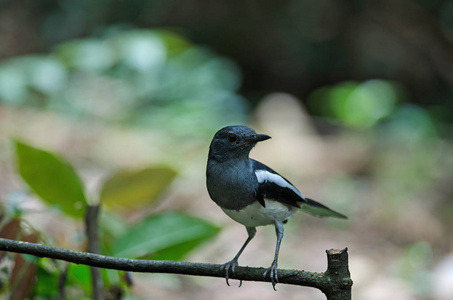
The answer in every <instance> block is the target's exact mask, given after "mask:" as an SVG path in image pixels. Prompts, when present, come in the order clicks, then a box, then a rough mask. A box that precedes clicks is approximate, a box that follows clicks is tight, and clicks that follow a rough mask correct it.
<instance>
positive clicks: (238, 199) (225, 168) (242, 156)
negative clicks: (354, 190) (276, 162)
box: [206, 125, 347, 290]
mask: <svg viewBox="0 0 453 300" xmlns="http://www.w3.org/2000/svg"><path fill="white" fill-rule="evenodd" d="M270 138H271V137H270V136H269V135H266V134H257V133H256V132H255V130H253V129H252V128H250V127H247V126H241V125H237V126H226V127H224V128H222V129H220V130H219V131H217V133H216V134H215V135H214V137H213V139H212V141H211V144H210V146H209V153H208V161H207V167H206V186H207V190H208V193H209V196H210V197H211V199H212V200H213V201H214V202H215V203H216V204H217V205H218V206H219V207H220V208H221V209H222V210H223V212H224V213H225V214H226V215H228V216H229V217H230V218H231V219H233V220H234V221H236V222H238V223H240V224H242V225H244V226H245V228H246V230H247V234H248V237H247V239H246V241H245V242H244V244H243V245H242V247H241V248H240V250H239V251H238V253H237V254H236V255H235V256H234V258H233V259H232V260H230V261H229V262H227V263H225V264H223V265H221V267H220V268H221V270H222V271H223V272H225V279H226V283H227V285H228V286H229V285H230V284H229V282H228V279H229V274H234V272H235V270H236V267H238V265H239V264H238V259H239V256H240V255H241V254H242V252H243V251H244V249H245V248H246V246H247V245H248V244H249V242H250V241H251V240H252V239H253V238H254V236H255V234H256V227H258V226H266V225H274V226H275V232H276V235H277V243H276V248H275V255H274V260H273V261H272V264H271V266H270V267H269V268H268V269H267V270H266V271H265V272H264V274H263V276H264V278H265V279H267V280H270V281H271V283H272V287H273V289H274V290H276V288H275V286H276V284H277V283H278V274H277V269H278V268H277V266H278V256H279V251H280V244H281V241H282V238H283V224H284V223H286V222H287V221H288V219H289V218H291V217H292V216H293V215H294V214H295V213H296V212H297V211H298V210H301V209H302V210H304V211H306V212H308V213H310V214H313V215H315V216H320V217H323V216H331V217H336V218H341V219H347V217H346V216H345V215H343V214H341V213H338V212H336V211H334V210H331V209H330V208H328V207H327V206H324V205H323V204H321V203H319V202H317V201H315V200H313V199H310V198H307V197H304V196H303V195H302V194H301V192H300V191H299V190H298V189H297V188H296V187H295V186H294V185H293V184H292V183H291V182H290V181H289V180H287V179H286V178H285V177H283V176H281V175H280V174H279V173H277V172H276V171H274V170H273V169H271V168H270V167H268V166H266V165H265V164H263V163H261V162H259V161H257V160H254V159H252V158H250V157H249V154H250V151H251V150H252V149H253V147H255V145H256V144H257V143H259V142H262V141H266V140H268V139H270ZM241 284H242V281H241V282H240V284H239V286H241Z"/></svg>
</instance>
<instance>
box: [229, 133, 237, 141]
mask: <svg viewBox="0 0 453 300" xmlns="http://www.w3.org/2000/svg"><path fill="white" fill-rule="evenodd" d="M227 139H228V141H229V142H230V143H234V142H236V141H237V139H238V137H237V136H236V135H235V134H234V133H228V135H227Z"/></svg>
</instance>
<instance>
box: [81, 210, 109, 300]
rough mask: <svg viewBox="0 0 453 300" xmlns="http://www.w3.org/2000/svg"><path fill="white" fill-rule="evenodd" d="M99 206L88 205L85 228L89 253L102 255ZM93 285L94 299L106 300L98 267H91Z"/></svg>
mask: <svg viewBox="0 0 453 300" xmlns="http://www.w3.org/2000/svg"><path fill="white" fill-rule="evenodd" d="M99 208H100V206H99V204H98V205H88V206H87V210H86V213H85V227H86V235H87V238H88V252H90V253H96V254H97V253H100V250H99V235H98V215H99ZM90 271H91V283H92V286H93V299H94V300H104V298H105V297H104V283H103V281H102V277H101V270H100V269H99V268H96V267H93V266H92V267H91V268H90Z"/></svg>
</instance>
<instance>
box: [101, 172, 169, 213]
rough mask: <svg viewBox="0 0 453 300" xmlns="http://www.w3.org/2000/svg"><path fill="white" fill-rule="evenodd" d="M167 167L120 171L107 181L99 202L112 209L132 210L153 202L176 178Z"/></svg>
mask: <svg viewBox="0 0 453 300" xmlns="http://www.w3.org/2000/svg"><path fill="white" fill-rule="evenodd" d="M176 174H177V173H176V171H174V170H173V169H170V168H167V167H149V168H146V169H141V170H121V171H119V172H117V173H116V174H114V175H113V176H112V177H110V178H109V179H107V181H106V182H105V183H104V186H103V188H102V192H101V201H102V203H103V204H104V205H106V206H108V207H110V208H113V209H115V208H116V209H119V210H124V209H134V208H140V207H144V206H146V205H148V204H150V203H152V202H154V201H155V200H156V199H157V198H158V197H159V196H160V195H161V194H162V192H163V191H164V190H165V189H166V188H167V187H168V186H169V185H170V183H172V181H173V179H174V178H175V177H176Z"/></svg>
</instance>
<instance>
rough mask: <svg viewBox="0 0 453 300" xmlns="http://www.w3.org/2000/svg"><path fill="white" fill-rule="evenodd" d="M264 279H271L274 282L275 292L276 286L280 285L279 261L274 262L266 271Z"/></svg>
mask: <svg viewBox="0 0 453 300" xmlns="http://www.w3.org/2000/svg"><path fill="white" fill-rule="evenodd" d="M263 276H264V278H267V277H269V278H270V279H271V282H272V287H273V288H274V291H276V290H277V289H276V288H275V285H276V284H277V283H278V276H277V261H275V260H274V261H273V262H272V265H271V266H270V267H269V269H267V270H266V272H264V274H263Z"/></svg>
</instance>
